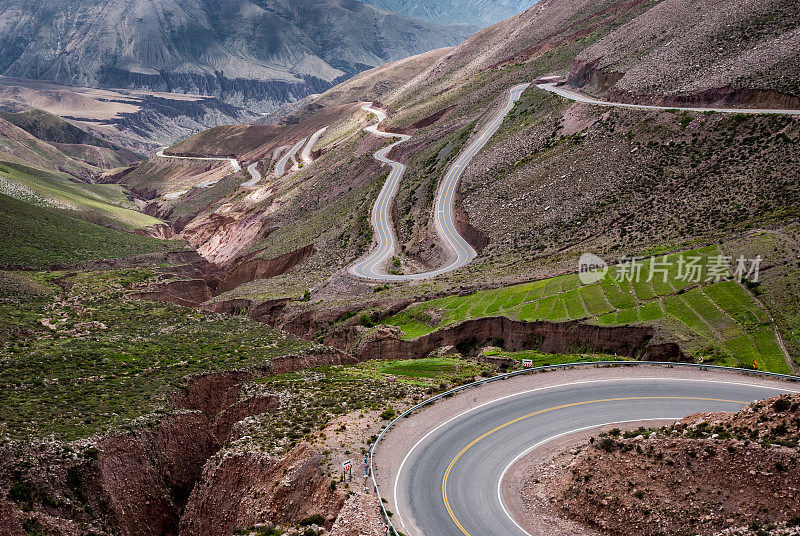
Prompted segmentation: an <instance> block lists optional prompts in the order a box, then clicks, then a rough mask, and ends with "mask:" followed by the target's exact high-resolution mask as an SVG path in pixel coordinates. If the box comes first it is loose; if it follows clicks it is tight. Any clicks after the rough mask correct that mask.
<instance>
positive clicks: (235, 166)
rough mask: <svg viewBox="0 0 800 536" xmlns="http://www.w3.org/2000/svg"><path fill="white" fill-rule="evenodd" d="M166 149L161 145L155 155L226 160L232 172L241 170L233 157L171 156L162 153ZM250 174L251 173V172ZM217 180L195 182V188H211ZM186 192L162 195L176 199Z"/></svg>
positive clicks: (208, 160)
mask: <svg viewBox="0 0 800 536" xmlns="http://www.w3.org/2000/svg"><path fill="white" fill-rule="evenodd" d="M166 150H167V147H162V148H161V149H159V150H158V152H157V153H156V156H159V157H161V158H173V159H175V160H200V161H206V162H228V163H230V165H231V169H232V170H233V172H234V173H239V172H240V171H241V170H242V166H240V165H239V161H238V160H236V159H235V158H217V157H200V156H173V155H169V154H164V151H166ZM251 176H252V173H251ZM253 178H255V177H253ZM218 182H219V179H216V180H211V181H206V182H201V183H200V184H197V185H196V186H195V188H211V187H212V186H214V185H215V184H217V183H218ZM188 192H189V190H180V191H177V192H170V193H168V194H165V195H164V196H163V197H164V199H178V198H179V197H181V196H182V195H184V194H186V193H188Z"/></svg>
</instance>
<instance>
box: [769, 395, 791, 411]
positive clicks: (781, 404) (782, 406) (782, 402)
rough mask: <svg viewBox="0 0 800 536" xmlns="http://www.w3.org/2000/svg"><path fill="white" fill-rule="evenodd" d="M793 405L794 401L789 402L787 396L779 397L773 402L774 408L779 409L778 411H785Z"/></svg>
mask: <svg viewBox="0 0 800 536" xmlns="http://www.w3.org/2000/svg"><path fill="white" fill-rule="evenodd" d="M791 407H792V403H791V402H789V400H788V399H786V398H779V399H778V400H776V401H775V402H773V403H772V409H774V410H775V411H777V412H778V413H781V412H784V411H786V410H788V409H789V408H791Z"/></svg>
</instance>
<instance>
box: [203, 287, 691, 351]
mask: <svg viewBox="0 0 800 536" xmlns="http://www.w3.org/2000/svg"><path fill="white" fill-rule="evenodd" d="M411 302H413V299H408V300H401V301H397V302H395V303H391V304H385V303H384V304H382V305H383V309H382V310H381V314H380V315H377V316H378V317H379V318H385V317H387V316H390V315H392V314H396V313H398V312H400V311H402V310H403V309H405V308H406V307H408V306H409V305H410V304H411ZM204 308H205V309H206V310H208V311H209V312H216V313H228V314H246V315H248V316H249V317H250V318H251V319H253V320H256V321H258V322H263V323H265V324H269V325H271V326H273V327H276V328H279V329H282V330H285V331H288V332H290V333H292V334H294V335H298V336H300V337H306V338H316V337H317V336H319V335H320V334H324V336H323V339H322V340H323V342H324V343H325V344H326V345H328V346H332V347H334V348H338V349H340V350H342V351H343V352H347V353H348V354H351V355H352V356H353V358H355V360H357V361H364V360H368V359H417V358H421V357H425V356H427V355H428V354H430V353H431V352H433V351H435V350H437V349H439V348H442V347H446V346H453V347H455V348H457V349H459V350H460V351H461V352H462V353H465V354H470V353H471V352H473V350H475V349H477V348H480V347H481V346H483V345H485V344H486V343H489V342H491V343H493V344H498V343H499V342H500V340H502V346H503V347H504V348H505V349H507V350H511V351H520V350H539V351H542V352H546V353H571V352H577V353H580V352H599V353H608V354H617V355H619V356H624V357H632V358H638V359H643V360H647V361H684V360H686V356H685V355H684V354H683V352H682V351H681V348H680V346H679V345H678V344H676V343H671V342H663V341H660V340H658V338H657V337H655V330H654V329H653V328H651V327H644V326H621V327H605V326H595V325H590V324H585V323H581V322H524V321H519V320H511V319H509V318H505V317H490V318H480V319H475V320H467V321H465V322H462V323H460V324H457V325H455V326H451V327H447V328H444V329H440V330H437V331H434V332H433V333H430V334H428V335H423V336H422V337H419V338H417V339H414V340H412V341H407V340H403V339H402V338H401V335H402V334H401V333H400V332H399V330H397V329H395V328H391V327H379V328H377V329H374V330H372V331H369V330H367V329H365V328H363V327H361V326H360V325H359V323H358V322H359V321H360V319H359V318H356V317H354V316H353V314H354V311H346V310H333V309H326V308H319V307H317V308H306V309H304V310H298V309H297V308H295V307H293V304H292V303H291V302H290V301H289V300H272V301H268V302H265V303H262V304H260V305H257V306H253V304H252V302H251V301H250V300H243V299H238V300H230V301H226V302H218V303H214V304H209V305H208V306H204ZM343 318H344V319H346V320H342V319H343ZM372 320H373V321H375V322H376V323H378V322H379V321H380V320H379V319H376V318H372Z"/></svg>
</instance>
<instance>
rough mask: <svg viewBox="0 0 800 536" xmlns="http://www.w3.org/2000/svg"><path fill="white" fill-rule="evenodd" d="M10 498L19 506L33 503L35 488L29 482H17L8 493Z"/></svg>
mask: <svg viewBox="0 0 800 536" xmlns="http://www.w3.org/2000/svg"><path fill="white" fill-rule="evenodd" d="M8 498H9V499H11V500H12V501H14V502H15V503H18V504H27V505H30V504H31V503H33V488H32V487H31V485H30V484H28V483H27V482H15V483H14V484H13V485H12V486H11V489H10V490H9V491H8Z"/></svg>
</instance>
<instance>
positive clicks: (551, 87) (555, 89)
mask: <svg viewBox="0 0 800 536" xmlns="http://www.w3.org/2000/svg"><path fill="white" fill-rule="evenodd" d="M536 87H538V88H539V89H542V90H544V91H549V92H550V93H555V94H556V95H559V96H561V97H564V98H565V99H569V100H573V101H577V102H585V103H587V104H594V105H597V106H611V107H614V108H634V109H637V110H681V111H686V112H720V113H734V114H775V115H800V110H789V109H770V108H717V107H708V108H697V107H682V106H654V105H647V104H625V103H622V102H611V101H604V100H601V99H595V98H593V97H589V96H587V95H583V94H582V93H578V92H577V91H575V90H572V89H569V88H567V87H564V86H559V85H558V84H557V83H555V82H553V83H547V84H537V85H536Z"/></svg>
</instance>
